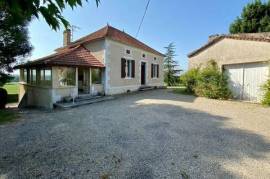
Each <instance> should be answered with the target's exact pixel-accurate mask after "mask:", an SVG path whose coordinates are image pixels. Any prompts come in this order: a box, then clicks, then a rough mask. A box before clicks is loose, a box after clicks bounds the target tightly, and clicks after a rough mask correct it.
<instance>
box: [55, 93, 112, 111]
mask: <svg viewBox="0 0 270 179" xmlns="http://www.w3.org/2000/svg"><path fill="white" fill-rule="evenodd" d="M112 99H114V97H113V96H103V97H99V98H92V99H88V100H82V101H75V102H74V103H73V102H60V103H55V104H54V106H55V107H56V108H62V109H68V108H74V107H79V106H83V105H87V104H93V103H98V102H102V101H108V100H112Z"/></svg>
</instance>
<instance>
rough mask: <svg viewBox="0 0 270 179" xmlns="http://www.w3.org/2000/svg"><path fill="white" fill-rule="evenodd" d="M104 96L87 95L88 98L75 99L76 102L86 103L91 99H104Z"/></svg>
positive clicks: (79, 97)
mask: <svg viewBox="0 0 270 179" xmlns="http://www.w3.org/2000/svg"><path fill="white" fill-rule="evenodd" d="M102 97H104V96H91V95H87V96H78V97H77V98H75V101H76V102H79V101H86V100H91V99H98V98H102Z"/></svg>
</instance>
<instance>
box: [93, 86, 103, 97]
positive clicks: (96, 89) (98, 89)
mask: <svg viewBox="0 0 270 179" xmlns="http://www.w3.org/2000/svg"><path fill="white" fill-rule="evenodd" d="M103 93H104V86H103V85H102V84H92V85H91V95H97V94H103Z"/></svg>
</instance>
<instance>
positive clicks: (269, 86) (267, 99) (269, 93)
mask: <svg viewBox="0 0 270 179" xmlns="http://www.w3.org/2000/svg"><path fill="white" fill-rule="evenodd" d="M263 91H264V92H265V94H264V96H263V100H262V104H263V105H267V106H270V80H268V81H267V82H266V83H265V85H263Z"/></svg>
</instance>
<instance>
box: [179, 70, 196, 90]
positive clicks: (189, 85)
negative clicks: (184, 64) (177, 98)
mask: <svg viewBox="0 0 270 179" xmlns="http://www.w3.org/2000/svg"><path fill="white" fill-rule="evenodd" d="M198 75H199V68H194V69H191V70H189V71H187V72H186V73H185V74H183V75H181V76H180V81H181V83H182V84H183V85H184V86H185V87H186V92H187V93H191V94H194V92H195V86H196V82H197V79H198Z"/></svg>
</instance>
